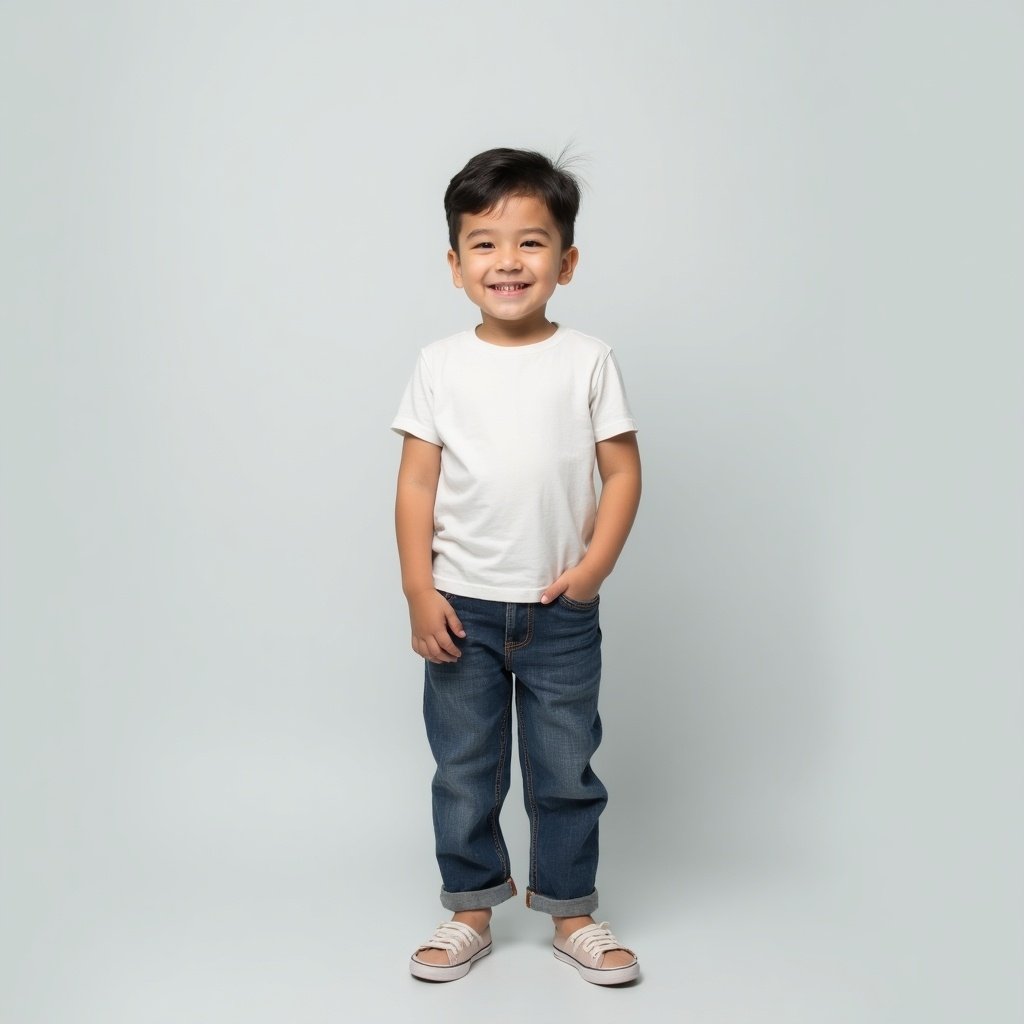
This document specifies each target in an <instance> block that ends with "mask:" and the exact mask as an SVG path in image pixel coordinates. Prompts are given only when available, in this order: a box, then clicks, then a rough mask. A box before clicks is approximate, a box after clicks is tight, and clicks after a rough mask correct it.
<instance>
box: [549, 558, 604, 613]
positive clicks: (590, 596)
mask: <svg viewBox="0 0 1024 1024" xmlns="http://www.w3.org/2000/svg"><path fill="white" fill-rule="evenodd" d="M603 582H604V581H603V580H601V579H599V578H598V577H596V576H594V575H593V574H592V573H589V572H588V571H587V570H586V569H585V568H583V566H582V565H575V566H573V567H572V568H571V569H566V570H565V572H563V573H562V575H561V576H559V577H558V579H557V580H555V582H554V583H552V584H550V585H549V586H548V588H547V590H545V591H544V593H543V594H541V596H540V603H541V604H551V602H552V601H554V600H555V598H557V597H558V596H559V595H561V594H565V596H566V597H567V598H569V599H570V600H571V601H583V602H586V601H593V600H594V598H595V597H597V594H598V591H600V589H601V584H602V583H603Z"/></svg>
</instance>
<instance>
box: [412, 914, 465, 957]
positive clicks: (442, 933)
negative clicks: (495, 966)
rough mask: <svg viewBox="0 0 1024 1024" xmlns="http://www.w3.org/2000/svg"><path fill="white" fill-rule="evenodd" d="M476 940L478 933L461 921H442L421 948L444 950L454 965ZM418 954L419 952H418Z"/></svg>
mask: <svg viewBox="0 0 1024 1024" xmlns="http://www.w3.org/2000/svg"><path fill="white" fill-rule="evenodd" d="M475 938H476V932H474V931H473V929H472V928H470V927H469V925H468V924H463V923H462V922H461V921H442V922H441V924H439V925H438V926H437V928H436V929H435V930H434V934H433V935H431V936H430V938H429V939H427V941H426V942H424V943H423V945H422V946H420V950H423V949H443V950H444V951H445V952H446V953H447V954H448V959H449V960H450V961H451V962H452V963H454V962H455V959H456V957H458V955H459V953H460V952H461V951H462V950H463V949H465V948H466V947H467V946H469V944H470V943H471V942H472V941H473V940H474V939H475ZM417 952H418V951H417Z"/></svg>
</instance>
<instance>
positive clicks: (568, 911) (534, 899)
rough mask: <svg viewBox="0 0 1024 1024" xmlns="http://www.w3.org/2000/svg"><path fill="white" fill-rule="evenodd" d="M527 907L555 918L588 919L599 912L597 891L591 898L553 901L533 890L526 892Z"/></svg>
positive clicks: (581, 897)
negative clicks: (587, 917) (590, 915)
mask: <svg viewBox="0 0 1024 1024" xmlns="http://www.w3.org/2000/svg"><path fill="white" fill-rule="evenodd" d="M526 905H527V906H528V907H529V908H530V909H531V910H538V911H540V913H542V914H551V915H552V916H553V917H586V916H587V915H588V914H592V913H593V912H594V911H595V910H597V890H596V889H595V890H594V891H593V892H592V893H591V894H590V895H589V896H580V897H578V898H577V899H574V900H553V899H551V897H550V896H542V895H541V894H540V893H539V892H534V891H533V890H532V889H527V891H526Z"/></svg>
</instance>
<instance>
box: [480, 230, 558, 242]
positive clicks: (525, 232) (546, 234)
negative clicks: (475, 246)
mask: <svg viewBox="0 0 1024 1024" xmlns="http://www.w3.org/2000/svg"><path fill="white" fill-rule="evenodd" d="M493 230H494V229H493V228H476V229H475V230H473V231H470V233H469V234H468V235H466V241H469V239H471V238H475V237H476V236H477V235H489V234H490V233H491V232H492V231H493ZM519 234H521V235H543V236H544V237H545V238H550V237H551V232H550V231H548V230H547V229H546V228H523V230H522V231H520V232H519Z"/></svg>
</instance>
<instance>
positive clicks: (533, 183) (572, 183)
mask: <svg viewBox="0 0 1024 1024" xmlns="http://www.w3.org/2000/svg"><path fill="white" fill-rule="evenodd" d="M509 196H535V197H536V198H537V199H539V200H541V202H543V203H544V205H545V206H546V207H547V208H548V210H549V211H550V213H551V216H552V217H553V218H554V220H555V223H556V224H557V225H558V233H559V235H561V238H562V248H563V249H568V248H569V246H570V245H572V240H573V229H574V227H575V224H576V214H577V213H578V212H579V209H580V185H579V182H578V181H577V179H576V177H575V175H573V174H570V173H569V171H567V170H566V169H565V164H564V162H563V158H562V157H559V158H558V160H557V161H555V162H552V161H551V160H549V159H548V158H547V157H546V156H544V154H543V153H535V152H534V151H533V150H530V149H488V150H487V151H486V152H484V153H478V154H477V155H476V156H475V157H473V158H472V159H471V160H470V161H469V163H467V164H466V166H465V167H463V168H462V170H461V171H459V173H458V174H456V175H455V177H454V178H452V180H451V181H450V182H449V183H448V188H447V190H446V191H445V194H444V213H445V217H447V219H448V241H449V242H450V243H451V247H452V248H453V249H454V250H455V251H456V252H457V251H458V248H459V227H460V225H461V223H462V215H463V214H464V213H483V212H484V211H485V210H491V209H493V208H494V207H495V206H497V205H498V204H499V203H501V201H502V200H504V199H507V198H508V197H509Z"/></svg>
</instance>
